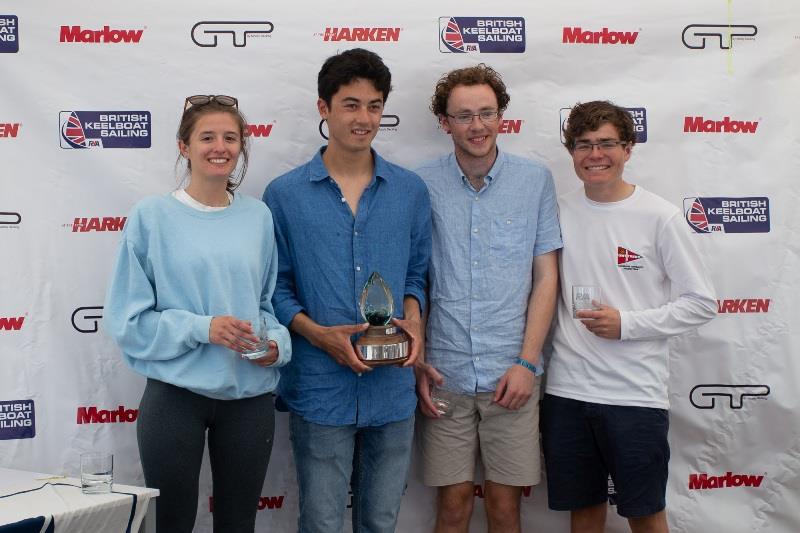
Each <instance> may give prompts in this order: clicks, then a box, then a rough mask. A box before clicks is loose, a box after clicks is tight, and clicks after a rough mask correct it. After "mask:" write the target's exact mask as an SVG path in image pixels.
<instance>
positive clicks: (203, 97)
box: [183, 94, 239, 111]
mask: <svg viewBox="0 0 800 533" xmlns="http://www.w3.org/2000/svg"><path fill="white" fill-rule="evenodd" d="M211 102H216V103H218V104H219V105H224V106H228V107H235V108H236V109H239V100H237V99H236V98H234V97H233V96H226V95H224V94H196V95H194V96H187V97H186V102H184V104H183V110H184V111H186V110H187V109H189V108H190V107H192V106H198V105H207V104H210V103H211Z"/></svg>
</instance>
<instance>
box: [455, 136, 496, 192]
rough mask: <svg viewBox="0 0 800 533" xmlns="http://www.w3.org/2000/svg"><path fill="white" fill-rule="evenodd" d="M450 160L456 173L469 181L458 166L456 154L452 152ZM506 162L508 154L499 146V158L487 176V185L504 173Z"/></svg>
mask: <svg viewBox="0 0 800 533" xmlns="http://www.w3.org/2000/svg"><path fill="white" fill-rule="evenodd" d="M450 160H451V161H452V165H453V167H454V168H455V170H456V173H457V174H458V175H459V176H461V180H462V181H465V182H466V181H468V180H467V177H466V176H465V175H464V172H463V171H462V170H461V167H460V166H459V164H458V159H457V158H456V154H455V152H452V153H451V154H450ZM505 160H506V153H505V152H504V151H502V150H501V149H500V147H499V146H498V147H497V157H496V158H495V160H494V164H493V165H492V168H490V169H489V173H488V174H486V178H485V180H486V184H487V185H488V184H489V183H492V182H493V181H494V179H495V178H496V177H497V176H498V175H499V174H500V172H502V170H503V164H504V163H505Z"/></svg>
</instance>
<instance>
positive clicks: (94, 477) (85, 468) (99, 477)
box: [81, 452, 114, 494]
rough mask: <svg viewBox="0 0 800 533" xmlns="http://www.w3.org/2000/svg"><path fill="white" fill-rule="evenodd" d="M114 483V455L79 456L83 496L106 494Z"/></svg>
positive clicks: (92, 454) (91, 454)
mask: <svg viewBox="0 0 800 533" xmlns="http://www.w3.org/2000/svg"><path fill="white" fill-rule="evenodd" d="M113 481H114V454H112V453H107V452H87V453H82V454H81V491H82V492H83V493H84V494H108V493H109V492H111V485H112V483H113Z"/></svg>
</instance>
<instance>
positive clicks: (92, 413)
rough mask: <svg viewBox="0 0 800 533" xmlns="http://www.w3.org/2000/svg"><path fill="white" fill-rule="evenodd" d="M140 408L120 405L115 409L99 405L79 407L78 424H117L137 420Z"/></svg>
mask: <svg viewBox="0 0 800 533" xmlns="http://www.w3.org/2000/svg"><path fill="white" fill-rule="evenodd" d="M138 416H139V410H138V409H126V408H125V406H124V405H120V406H119V407H117V408H116V409H114V410H109V409H98V408H97V406H95V405H92V406H89V407H78V424H117V423H122V422H136V418H138Z"/></svg>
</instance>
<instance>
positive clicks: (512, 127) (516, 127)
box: [497, 118, 522, 134]
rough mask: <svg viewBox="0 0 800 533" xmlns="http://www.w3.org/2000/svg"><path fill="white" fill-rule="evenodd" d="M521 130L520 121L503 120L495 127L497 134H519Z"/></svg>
mask: <svg viewBox="0 0 800 533" xmlns="http://www.w3.org/2000/svg"><path fill="white" fill-rule="evenodd" d="M521 129H522V120H513V119H505V118H504V119H503V120H501V121H500V125H499V126H498V127H497V133H512V134H515V133H519V132H520V130H521Z"/></svg>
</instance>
